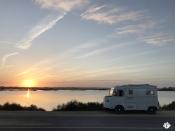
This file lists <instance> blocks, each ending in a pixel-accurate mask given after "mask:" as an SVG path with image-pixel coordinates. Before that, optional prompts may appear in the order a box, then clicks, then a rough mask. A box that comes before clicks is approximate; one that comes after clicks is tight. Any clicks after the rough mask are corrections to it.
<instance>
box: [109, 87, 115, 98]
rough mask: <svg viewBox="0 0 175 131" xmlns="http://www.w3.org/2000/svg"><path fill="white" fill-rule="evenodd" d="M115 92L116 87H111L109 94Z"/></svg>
mask: <svg viewBox="0 0 175 131" xmlns="http://www.w3.org/2000/svg"><path fill="white" fill-rule="evenodd" d="M113 92H114V88H111V89H110V91H109V95H110V96H112V95H113Z"/></svg>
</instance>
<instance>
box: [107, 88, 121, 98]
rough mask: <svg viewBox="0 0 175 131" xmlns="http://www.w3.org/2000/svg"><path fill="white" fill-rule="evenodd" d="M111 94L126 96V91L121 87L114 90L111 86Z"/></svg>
mask: <svg viewBox="0 0 175 131" xmlns="http://www.w3.org/2000/svg"><path fill="white" fill-rule="evenodd" d="M109 95H110V96H124V91H123V90H121V89H118V90H114V88H111V90H110V91H109Z"/></svg>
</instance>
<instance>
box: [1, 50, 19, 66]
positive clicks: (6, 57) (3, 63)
mask: <svg viewBox="0 0 175 131" xmlns="http://www.w3.org/2000/svg"><path fill="white" fill-rule="evenodd" d="M18 54H19V52H13V53H9V54H6V55H4V56H3V57H2V63H1V67H4V66H5V64H6V61H7V59H8V58H9V57H11V56H14V55H18Z"/></svg>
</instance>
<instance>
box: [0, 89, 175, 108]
mask: <svg viewBox="0 0 175 131" xmlns="http://www.w3.org/2000/svg"><path fill="white" fill-rule="evenodd" d="M107 94H108V91H94V90H88V91H72V90H59V91H32V90H30V89H28V90H27V92H26V91H0V96H1V97H0V104H4V103H6V102H10V103H12V102H15V103H19V104H21V105H23V106H29V105H31V104H34V105H37V106H38V107H42V108H44V109H46V110H52V109H53V108H55V107H57V105H58V104H63V103H67V102H68V101H70V100H78V101H81V102H102V101H103V97H104V96H105V95H107ZM158 94H159V101H160V104H161V105H163V104H168V103H171V102H172V101H173V100H175V92H168V91H167V92H164V91H161V92H159V93H158Z"/></svg>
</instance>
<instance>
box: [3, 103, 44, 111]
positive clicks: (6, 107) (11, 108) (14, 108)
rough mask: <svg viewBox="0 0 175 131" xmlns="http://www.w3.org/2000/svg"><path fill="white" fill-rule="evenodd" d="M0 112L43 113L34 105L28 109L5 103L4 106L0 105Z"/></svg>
mask: <svg viewBox="0 0 175 131" xmlns="http://www.w3.org/2000/svg"><path fill="white" fill-rule="evenodd" d="M0 110H4V111H45V110H44V109H42V108H38V107H37V106H35V105H31V106H29V107H26V106H21V105H20V104H16V103H5V104H4V105H0Z"/></svg>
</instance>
